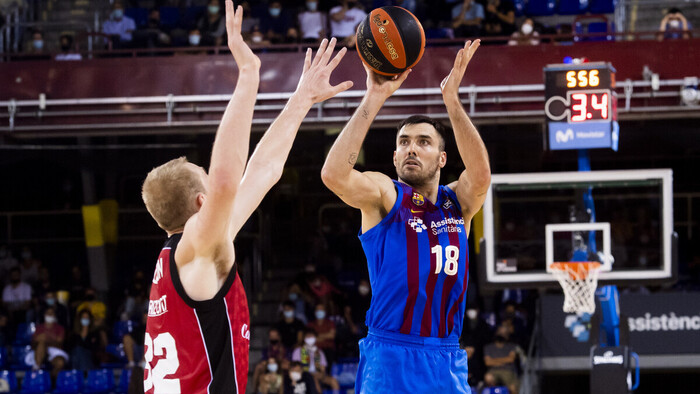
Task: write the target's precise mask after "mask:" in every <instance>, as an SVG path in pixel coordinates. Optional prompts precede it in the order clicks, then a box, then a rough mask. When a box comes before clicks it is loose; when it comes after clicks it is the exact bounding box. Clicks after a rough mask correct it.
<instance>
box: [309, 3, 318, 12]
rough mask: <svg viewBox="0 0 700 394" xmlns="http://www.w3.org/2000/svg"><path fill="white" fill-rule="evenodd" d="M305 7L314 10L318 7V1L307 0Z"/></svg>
mask: <svg viewBox="0 0 700 394" xmlns="http://www.w3.org/2000/svg"><path fill="white" fill-rule="evenodd" d="M306 8H308V9H309V11H316V9H317V8H318V3H317V2H315V1H308V2H306Z"/></svg>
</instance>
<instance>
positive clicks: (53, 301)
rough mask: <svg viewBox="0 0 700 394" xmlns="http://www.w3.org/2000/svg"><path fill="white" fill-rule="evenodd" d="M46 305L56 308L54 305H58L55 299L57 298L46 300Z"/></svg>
mask: <svg viewBox="0 0 700 394" xmlns="http://www.w3.org/2000/svg"><path fill="white" fill-rule="evenodd" d="M46 305H48V306H54V305H56V299H55V298H47V299H46Z"/></svg>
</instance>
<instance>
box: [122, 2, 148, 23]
mask: <svg viewBox="0 0 700 394" xmlns="http://www.w3.org/2000/svg"><path fill="white" fill-rule="evenodd" d="M124 15H126V16H128V17H129V18H131V19H133V20H134V22H135V23H136V27H137V28H142V27H146V25H148V9H147V8H143V7H133V8H127V9H125V10H124Z"/></svg>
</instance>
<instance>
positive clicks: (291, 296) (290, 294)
mask: <svg viewBox="0 0 700 394" xmlns="http://www.w3.org/2000/svg"><path fill="white" fill-rule="evenodd" d="M298 298H299V294H297V293H289V300H290V301H296V300H297V299H298Z"/></svg>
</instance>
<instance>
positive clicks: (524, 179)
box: [479, 169, 676, 288]
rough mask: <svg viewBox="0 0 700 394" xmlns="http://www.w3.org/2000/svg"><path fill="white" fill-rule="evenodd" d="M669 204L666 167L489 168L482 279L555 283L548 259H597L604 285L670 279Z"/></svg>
mask: <svg viewBox="0 0 700 394" xmlns="http://www.w3.org/2000/svg"><path fill="white" fill-rule="evenodd" d="M586 199H588V203H585V202H584V201H585V200H586ZM672 202H673V194H672V171H671V170H667V169H654V170H620V171H590V172H554V173H529V174H494V175H492V177H491V187H490V189H489V191H488V193H487V196H486V201H485V202H484V208H483V214H484V228H483V230H484V235H483V241H482V247H483V249H482V250H481V254H482V255H481V256H480V257H482V261H484V263H485V264H484V268H485V269H480V270H479V277H480V280H481V282H482V283H483V284H484V285H485V286H486V287H491V288H505V287H511V288H514V287H518V288H538V287H556V286H558V283H557V281H556V279H555V278H554V277H553V276H552V275H551V269H550V268H551V265H552V264H553V263H555V262H566V261H598V262H600V263H601V272H600V276H599V281H600V284H601V285H605V284H622V285H624V284H662V283H671V282H673V281H675V278H676V263H675V258H674V256H675V253H674V251H673V249H674V247H673V245H674V242H673V240H672V239H673V207H672V204H673V203H672ZM591 203H592V205H593V208H594V209H590V207H591Z"/></svg>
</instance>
